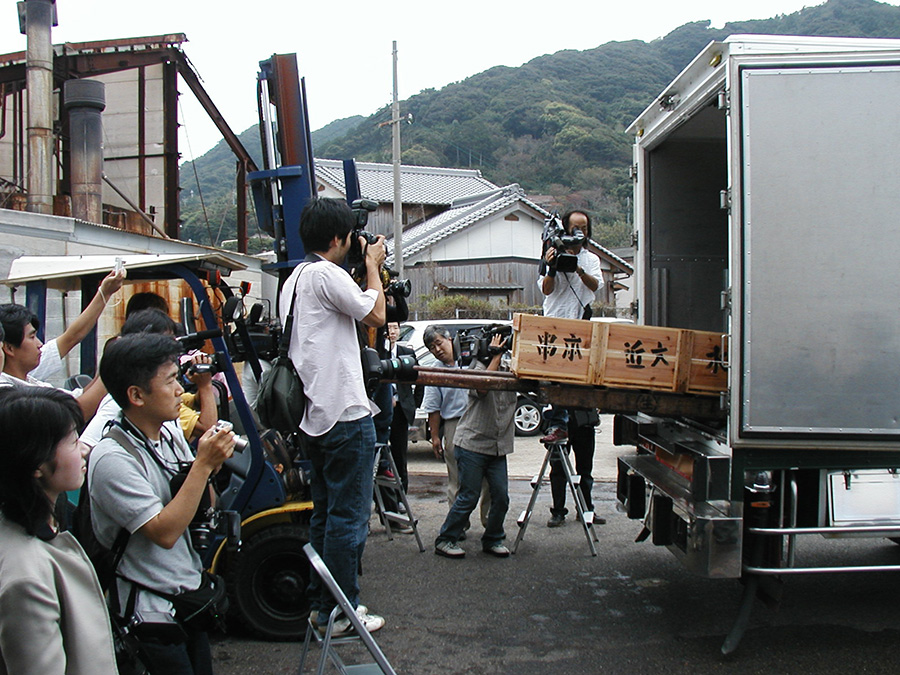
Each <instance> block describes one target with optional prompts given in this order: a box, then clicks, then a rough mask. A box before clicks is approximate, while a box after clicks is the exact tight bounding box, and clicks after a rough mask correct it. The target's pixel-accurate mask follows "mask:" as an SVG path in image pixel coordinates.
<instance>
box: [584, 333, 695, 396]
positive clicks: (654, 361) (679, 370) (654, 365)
mask: <svg viewBox="0 0 900 675" xmlns="http://www.w3.org/2000/svg"><path fill="white" fill-rule="evenodd" d="M599 325H600V326H601V336H600V340H599V342H598V349H599V351H600V359H599V361H600V365H599V370H598V371H597V376H596V378H595V380H594V384H597V385H602V386H604V387H625V388H631V389H634V388H636V389H655V390H662V391H672V392H682V391H686V389H687V380H688V374H689V372H690V357H691V344H690V343H691V336H690V333H691V331H687V330H683V329H680V328H664V327H660V326H636V325H634V324H627V323H604V324H599Z"/></svg>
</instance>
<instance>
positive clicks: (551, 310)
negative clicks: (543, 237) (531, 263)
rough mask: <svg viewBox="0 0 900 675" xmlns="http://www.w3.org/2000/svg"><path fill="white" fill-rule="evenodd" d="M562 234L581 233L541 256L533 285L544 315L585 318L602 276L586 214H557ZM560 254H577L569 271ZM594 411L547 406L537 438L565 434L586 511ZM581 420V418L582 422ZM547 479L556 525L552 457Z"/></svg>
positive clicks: (558, 501)
mask: <svg viewBox="0 0 900 675" xmlns="http://www.w3.org/2000/svg"><path fill="white" fill-rule="evenodd" d="M562 224H563V227H564V228H565V231H566V234H568V235H572V234H574V233H575V232H576V231H578V232H580V233H581V234H582V235H583V239H582V243H578V244H575V245H574V246H573V247H572V248H571V249H569V250H566V251H557V250H556V249H555V248H554V247H552V246H551V247H549V248H548V249H547V252H546V254H545V255H544V263H545V265H542V271H543V272H544V273H543V274H542V275H541V276H540V277H539V278H538V286H539V287H540V289H541V292H542V293H543V294H544V316H555V317H560V318H563V319H588V318H590V314H591V313H590V312H589V311H588V309H589V308H590V306H591V303H593V301H594V297H595V294H596V292H597V289H598V288H599V287H600V282H601V281H602V279H603V271H602V268H601V266H600V259H599V258H598V257H597V256H596V255H594V253H592V252H591V251H589V250H588V243H589V242H590V239H591V219H590V216H589V215H588V214H587V213H585V212H584V211H578V210H573V211H569V212H568V213H566V214H565V215H563V217H562ZM561 253H569V254H572V255H575V256H576V257H577V266H576V268H575V271H574V272H560V271H558V270H557V258H558V256H559V254H561ZM596 413H597V411H596V410H594V411H584V410H579V411H576V410H575V409H566V408H564V407H561V406H553V407H551V408H550V410H549V411H547V413H545V415H544V418H545V419H546V420H547V423H548V425H549V426H550V428H549V429H548V432H547V435H546V436H544V437H543V438H541V442H542V443H548V444H549V443H559V442H561V441H565V440H566V439H568V441H569V445H570V446H571V447H572V451H573V453H574V455H575V470H576V472H577V473H578V475H580V476H581V491H582V494H583V495H584V500H585V503H586V504H587V505H588V510H590V511H593V502H592V501H591V487H592V485H593V483H594V481H593V478H592V477H591V470H592V466H593V463H594V426H596V424H598V423H599V418H598V417H597V414H596ZM582 422H584V423H583V424H582ZM550 484H551V488H552V492H553V507H552V508H551V509H550V520H549V521H548V522H547V526H548V527H559V526H560V525H562V524H564V523H565V518H566V513H567V509H566V491H565V487H566V484H565V476H564V474H563V470H562V467H561V466H560V465H559V462H558V461H553V462H551V465H550ZM605 522H606V520H605V519H604V518H601V517H600V516H597V515H595V516H594V524H596V525H602V524H603V523H605Z"/></svg>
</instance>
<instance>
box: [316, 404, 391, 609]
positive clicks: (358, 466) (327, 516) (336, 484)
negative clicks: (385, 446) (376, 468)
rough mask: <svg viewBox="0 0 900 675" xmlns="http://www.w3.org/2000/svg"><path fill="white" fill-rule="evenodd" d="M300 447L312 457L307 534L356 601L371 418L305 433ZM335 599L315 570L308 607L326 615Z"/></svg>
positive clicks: (368, 493)
mask: <svg viewBox="0 0 900 675" xmlns="http://www.w3.org/2000/svg"><path fill="white" fill-rule="evenodd" d="M304 447H305V449H306V452H307V455H308V457H309V459H310V462H311V463H312V471H311V473H310V492H311V493H312V500H313V514H312V518H311V519H310V522H309V540H310V543H311V544H312V546H313V548H314V549H316V552H317V553H318V554H319V555H320V556H322V560H324V561H325V565H326V566H327V567H328V569H329V570H330V571H331V574H332V576H334V578H335V581H337V584H338V586H340V587H341V590H343V591H344V594H345V595H346V596H347V599H348V600H350V603H351V604H352V605H353V606H354V607H356V606H357V605H358V604H359V580H358V571H359V562H360V560H362V555H363V550H364V549H365V546H366V537H367V536H368V529H369V514H370V510H371V507H372V489H373V480H372V466H373V464H374V462H375V427H374V425H373V423H372V418H371V417H363V418H361V419H358V420H354V421H352V422H338V423H337V424H335V425H334V426H333V427H332V428H331V429H330V430H329V431H328V432H326V433H325V434H323V435H321V436H315V437H312V436H306V435H305V434H304ZM336 604H337V603H336V602H335V601H334V598H332V597H331V594H330V593H329V592H328V589H327V588H325V585H324V584H322V582H321V581H320V580H319V577H318V575H316V574H313V575H311V577H310V583H309V605H310V609H311V610H315V611H318V612H320V613H322V612H324V613H325V614H326V615H327V614H328V613H330V612H331V610H332V609H334V606H335V605H336Z"/></svg>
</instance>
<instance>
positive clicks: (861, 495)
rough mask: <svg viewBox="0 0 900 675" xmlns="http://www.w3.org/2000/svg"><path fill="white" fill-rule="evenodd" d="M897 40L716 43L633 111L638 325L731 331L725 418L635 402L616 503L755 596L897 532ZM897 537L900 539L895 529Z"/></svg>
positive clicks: (619, 425) (696, 565)
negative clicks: (822, 548) (815, 552)
mask: <svg viewBox="0 0 900 675" xmlns="http://www.w3.org/2000/svg"><path fill="white" fill-rule="evenodd" d="M898 110H900V40H872V39H846V38H813V37H790V36H763V35H737V36H731V37H729V38H728V39H726V40H724V41H722V42H712V43H710V44H709V45H708V46H707V47H706V48H705V49H704V50H703V51H702V52H701V53H700V54H699V55H698V56H697V57H696V58H695V59H694V60H693V61H692V62H691V63H690V65H688V66H687V68H685V69H684V71H683V72H682V73H681V74H680V75H679V76H678V77H677V78H676V79H675V80H674V81H673V82H672V83H671V84H670V85H669V86H668V87H666V88H665V90H664V91H663V92H662V93H661V94H660V96H659V97H658V98H657V100H656V101H655V102H654V103H653V105H651V106H650V107H648V108H647V109H646V110H645V111H644V112H643V113H642V114H641V115H640V117H639V118H638V119H637V120H636V121H635V122H634V123H633V124H632V125H631V126H630V127H629V132H630V133H633V135H634V137H635V145H634V166H633V177H634V181H635V192H634V194H635V200H634V202H635V245H636V265H635V267H636V279H637V281H636V306H637V315H638V323H643V324H649V325H660V326H673V327H680V328H690V329H697V330H704V331H719V332H721V333H722V334H723V336H725V337H724V342H723V344H725V345H726V347H725V352H726V353H725V355H724V365H725V367H726V368H728V392H727V394H725V395H723V396H722V399H721V411H722V414H721V415H720V416H719V418H718V419H713V420H709V419H707V420H697V419H690V418H684V417H682V418H672V417H665V418H663V417H654V416H650V415H646V414H640V413H639V414H633V415H619V416H617V418H616V431H615V433H616V440H617V443H619V444H621V445H623V446H624V445H628V446H632V447H636V451H635V452H634V453H633V454H628V455H625V456H622V457H620V459H619V479H618V498H619V500H620V501H621V502H622V503H623V504H624V506H625V509H626V510H627V512H628V515H629V516H630V517H632V518H636V519H638V518H639V519H642V520H643V521H644V525H645V528H646V529H645V531H644V533H643V534H644V535H645V538H646V537H652V540H653V542H654V543H656V544H658V545H664V546H667V547H668V548H669V549H670V550H671V551H672V552H673V553H675V554H676V556H678V557H679V558H680V559H681V560H682V561H683V562H684V564H685V565H686V566H687V568H689V569H690V570H692V571H693V572H696V573H698V574H701V575H705V576H709V577H719V578H721V577H740V576H745V577H746V579H747V591H746V593H745V600H744V606H743V608H742V611H741V613H740V617H739V619H738V621H737V623H736V625H735V627H734V629H733V631H732V634H731V635H730V636H729V638H728V640H726V644H725V646H724V647H723V651H726V652H728V651H731V650H732V649H734V648H735V647H736V646H737V643H738V641H739V639H740V636H741V633H742V631H743V628H744V626H745V625H746V621H747V618H748V617H749V612H750V607H751V604H752V602H753V597H754V595H755V594H756V593H757V591H761V590H762V591H764V590H765V589H766V584H767V581H769V580H772V579H775V578H778V577H781V576H783V575H786V574H793V573H810V572H828V571H864V570H868V569H881V570H884V569H892V570H893V569H900V566H888V567H879V568H872V567H870V566H866V565H859V566H846V565H844V566H841V567H825V568H823V567H809V566H804V564H803V562H802V560H799V559H798V557H797V555H796V550H797V549H796V542H797V538H798V537H805V536H810V535H824V536H826V537H837V538H840V537H850V536H852V537H890V538H897V537H900V396H898V390H900V310H898V304H900V261H898V254H900V116H898ZM897 541H900V539H898V540H897Z"/></svg>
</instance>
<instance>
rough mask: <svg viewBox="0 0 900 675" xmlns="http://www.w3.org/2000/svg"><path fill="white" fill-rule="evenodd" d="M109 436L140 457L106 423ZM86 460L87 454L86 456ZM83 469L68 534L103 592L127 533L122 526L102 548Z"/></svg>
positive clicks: (125, 543)
mask: <svg viewBox="0 0 900 675" xmlns="http://www.w3.org/2000/svg"><path fill="white" fill-rule="evenodd" d="M107 436H112V437H114V438H115V440H116V441H118V443H119V445H121V446H122V447H123V448H125V450H127V451H128V452H129V453H130V454H131V455H132V456H134V458H135V459H137V460H138V461H140V458H139V457H138V455H137V449H136V448H135V447H134V445H133V444H132V443H131V441H130V440H129V439H128V435H127V434H125V432H123V431H122V430H121V429H119V428H117V427H115V426H111V425H110V426H108V427H107V428H106V429H105V431H104V436H103V437H104V438H106V437H107ZM87 461H88V463H90V456H88V459H87ZM89 474H90V472H85V475H84V483H82V484H81V491H80V492H79V493H78V506H76V507H75V511H74V512H73V514H72V534H73V535H74V536H75V538H76V539H77V540H78V543H79V544H81V548H83V549H84V552H85V553H86V554H87V557H88V559H89V560H90V561H91V564H92V565H93V566H94V571H95V572H96V573H97V579H98V580H99V581H100V588H101V589H102V591H103V592H104V593H106V592H107V591H108V590H109V589H110V586H112V582H113V579H114V578H115V576H116V568H117V567H118V566H119V562H120V561H121V560H122V556H123V555H125V547H126V546H128V539H129V538H130V537H131V534H130V533H129V532H128V530H126V529H125V528H124V527H123V528H122V529H121V530H119V533H118V534H117V535H116V538H115V540H114V541H113V545H112V548H106V547H105V546H104V545H103V544H101V543H100V540H99V539H97V535H95V534H94V526H93V524H92V523H91V494H90V488H89V487H88V475H89Z"/></svg>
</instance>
